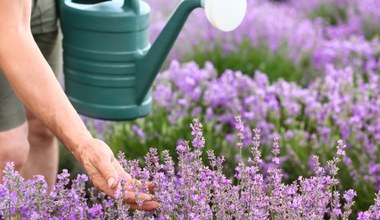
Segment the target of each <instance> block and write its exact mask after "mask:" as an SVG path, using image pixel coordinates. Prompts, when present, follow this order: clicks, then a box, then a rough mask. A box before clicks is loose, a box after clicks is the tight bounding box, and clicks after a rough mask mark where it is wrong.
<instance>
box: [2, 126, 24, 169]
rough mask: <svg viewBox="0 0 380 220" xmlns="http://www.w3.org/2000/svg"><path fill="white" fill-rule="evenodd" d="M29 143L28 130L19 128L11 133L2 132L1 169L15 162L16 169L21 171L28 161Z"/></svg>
mask: <svg viewBox="0 0 380 220" xmlns="http://www.w3.org/2000/svg"><path fill="white" fill-rule="evenodd" d="M28 154H29V142H28V139H27V129H26V128H24V127H21V128H20V127H19V128H16V129H12V130H10V131H5V132H0V169H1V170H2V169H3V168H4V166H5V164H6V163H7V162H13V163H14V164H15V169H16V170H20V169H21V168H22V167H23V166H24V164H25V163H26V161H27V159H28Z"/></svg>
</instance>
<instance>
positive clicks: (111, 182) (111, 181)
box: [107, 177, 115, 188]
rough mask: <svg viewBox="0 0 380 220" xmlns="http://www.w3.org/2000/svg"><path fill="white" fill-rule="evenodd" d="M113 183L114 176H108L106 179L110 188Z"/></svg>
mask: <svg viewBox="0 0 380 220" xmlns="http://www.w3.org/2000/svg"><path fill="white" fill-rule="evenodd" d="M114 183H115V178H113V177H110V178H109V179H108V181H107V184H108V187H109V188H112V186H113V184H114Z"/></svg>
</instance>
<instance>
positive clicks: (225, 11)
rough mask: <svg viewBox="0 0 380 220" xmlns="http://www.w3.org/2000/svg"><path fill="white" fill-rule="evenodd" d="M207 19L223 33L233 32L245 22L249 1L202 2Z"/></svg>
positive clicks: (220, 0) (212, 0) (213, 0)
mask: <svg viewBox="0 0 380 220" xmlns="http://www.w3.org/2000/svg"><path fill="white" fill-rule="evenodd" d="M202 5H203V7H204V9H205V12H206V17H207V19H208V20H209V21H210V23H211V24H212V25H213V26H214V27H216V28H217V29H219V30H221V31H226V32H227V31H232V30H234V29H236V28H237V27H238V26H239V25H240V23H241V22H242V21H243V19H244V16H245V13H246V11H247V0H202Z"/></svg>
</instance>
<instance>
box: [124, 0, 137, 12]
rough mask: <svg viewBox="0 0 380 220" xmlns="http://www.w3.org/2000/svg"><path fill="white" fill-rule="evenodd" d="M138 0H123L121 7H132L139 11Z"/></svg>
mask: <svg viewBox="0 0 380 220" xmlns="http://www.w3.org/2000/svg"><path fill="white" fill-rule="evenodd" d="M139 1H140V0H124V4H123V9H132V10H133V11H134V12H136V13H138V12H139V11H140V4H139Z"/></svg>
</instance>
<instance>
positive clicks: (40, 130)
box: [28, 117, 55, 142]
mask: <svg viewBox="0 0 380 220" xmlns="http://www.w3.org/2000/svg"><path fill="white" fill-rule="evenodd" d="M28 124H29V138H30V139H31V141H34V140H36V141H38V142H41V141H43V142H51V141H54V140H55V136H54V134H53V133H52V132H51V131H50V130H49V129H48V128H47V127H46V126H45V124H44V123H42V122H41V121H40V120H38V119H37V118H30V117H28Z"/></svg>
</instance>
